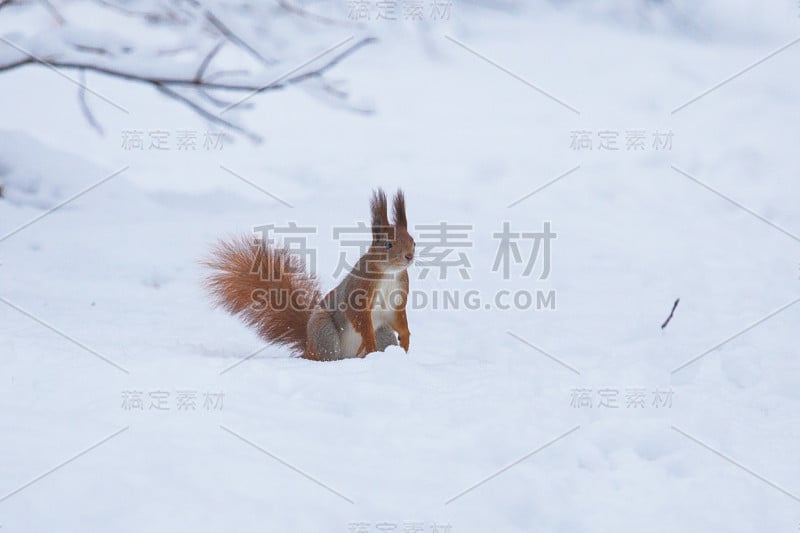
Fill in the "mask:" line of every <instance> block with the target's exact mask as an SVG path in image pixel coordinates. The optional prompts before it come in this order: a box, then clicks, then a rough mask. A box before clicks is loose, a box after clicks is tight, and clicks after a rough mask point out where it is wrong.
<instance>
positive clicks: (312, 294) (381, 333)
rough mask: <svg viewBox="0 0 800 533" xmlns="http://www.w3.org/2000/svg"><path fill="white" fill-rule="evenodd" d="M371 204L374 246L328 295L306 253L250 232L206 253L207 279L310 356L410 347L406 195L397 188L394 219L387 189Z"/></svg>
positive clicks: (225, 302)
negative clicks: (389, 210)
mask: <svg viewBox="0 0 800 533" xmlns="http://www.w3.org/2000/svg"><path fill="white" fill-rule="evenodd" d="M370 210H371V215H372V221H371V226H372V241H371V244H370V247H369V249H368V250H367V251H366V253H365V254H364V255H363V256H361V258H360V259H359V260H358V262H357V263H356V264H355V266H354V267H353V268H352V270H351V271H350V273H349V274H348V275H347V276H346V277H345V278H344V279H343V280H342V282H341V283H339V285H338V286H337V287H336V288H335V289H333V290H332V291H330V292H329V293H328V294H327V295H325V297H324V298H323V297H321V295H322V293H321V291H320V288H319V284H318V282H317V279H316V277H315V276H314V275H313V274H309V273H307V272H306V269H305V264H304V261H303V260H302V258H301V257H299V256H297V255H295V254H292V253H291V252H290V251H289V250H288V249H286V248H275V247H273V246H271V245H270V244H268V243H267V242H265V241H264V240H263V239H259V240H256V241H255V242H250V241H248V239H247V238H244V237H243V238H239V239H234V240H230V241H220V242H219V243H218V244H217V246H216V247H215V248H214V249H213V251H212V254H211V257H210V259H208V260H206V261H204V264H205V265H206V266H207V267H209V268H211V269H212V270H213V271H214V272H213V273H212V274H210V275H209V276H208V278H207V279H206V287H207V289H208V290H209V292H210V293H211V295H212V297H213V299H214V301H215V303H216V304H217V305H218V306H220V307H222V308H224V309H225V310H227V311H228V312H230V313H231V314H233V315H238V316H239V317H240V318H241V319H242V320H243V321H244V322H245V323H246V324H248V325H249V326H252V327H254V328H255V329H256V330H257V331H258V333H259V335H260V336H261V337H263V338H264V339H265V340H267V341H268V342H271V343H278V344H285V345H287V346H288V347H289V348H290V349H291V351H292V352H293V353H294V354H295V355H300V356H301V357H303V358H305V359H311V360H315V361H335V360H339V359H347V358H353V357H365V356H366V355H367V354H369V353H372V352H376V351H381V352H382V351H384V350H385V349H386V348H387V347H388V346H392V345H394V346H396V345H398V344H399V345H400V346H401V347H402V348H403V349H404V350H405V351H406V352H408V348H409V342H410V337H411V333H410V332H409V329H408V319H407V317H406V303H407V301H408V271H407V269H408V267H409V266H411V265H412V264H413V262H414V248H415V243H414V239H413V238H412V237H411V235H409V233H408V222H407V220H406V203H405V195H404V194H403V191H402V190H398V191H397V193H396V194H395V196H394V199H393V202H392V224H390V223H389V218H388V214H387V201H386V194H385V193H384V192H383V190H382V189H378V190H376V191H373V194H372V198H371V201H370ZM395 334H396V335H395Z"/></svg>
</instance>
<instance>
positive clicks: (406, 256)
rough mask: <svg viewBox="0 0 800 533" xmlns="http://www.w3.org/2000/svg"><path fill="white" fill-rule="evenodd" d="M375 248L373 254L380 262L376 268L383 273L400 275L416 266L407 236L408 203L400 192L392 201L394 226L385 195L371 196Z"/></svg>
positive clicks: (371, 251)
mask: <svg viewBox="0 0 800 533" xmlns="http://www.w3.org/2000/svg"><path fill="white" fill-rule="evenodd" d="M370 209H371V211H372V246H371V247H370V254H371V255H373V257H376V258H378V259H377V260H376V261H375V263H374V264H375V265H376V266H377V267H378V268H379V269H380V270H381V271H383V272H399V271H401V270H405V269H406V268H408V267H409V266H410V265H411V263H413V262H414V246H415V244H414V239H413V238H412V237H411V235H409V234H408V221H407V219H406V199H405V196H404V195H403V191H401V190H399V189H398V190H397V193H395V195H394V200H393V201H392V223H389V215H388V209H387V202H386V193H384V192H383V190H382V189H378V190H377V191H374V192H373V193H372V201H371V202H370Z"/></svg>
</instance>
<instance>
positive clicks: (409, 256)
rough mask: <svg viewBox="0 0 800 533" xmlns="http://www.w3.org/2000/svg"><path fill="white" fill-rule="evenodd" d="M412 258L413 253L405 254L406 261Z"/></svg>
mask: <svg viewBox="0 0 800 533" xmlns="http://www.w3.org/2000/svg"><path fill="white" fill-rule="evenodd" d="M412 259H414V254H406V260H407V261H411V260H412Z"/></svg>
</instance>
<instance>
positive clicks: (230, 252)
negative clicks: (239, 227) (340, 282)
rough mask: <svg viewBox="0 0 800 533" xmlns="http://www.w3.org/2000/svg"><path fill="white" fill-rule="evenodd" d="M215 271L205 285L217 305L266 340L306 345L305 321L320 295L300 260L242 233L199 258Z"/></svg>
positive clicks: (302, 348)
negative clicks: (208, 255)
mask: <svg viewBox="0 0 800 533" xmlns="http://www.w3.org/2000/svg"><path fill="white" fill-rule="evenodd" d="M203 263H204V264H205V265H206V266H207V267H209V268H211V269H213V270H214V272H213V273H212V274H211V275H209V277H208V278H207V279H206V287H207V288H208V290H209V291H210V292H211V294H212V296H213V297H214V299H215V301H216V303H217V305H219V306H221V307H223V308H224V309H226V310H227V311H229V312H230V313H231V314H234V315H238V316H239V317H240V318H241V319H242V320H243V321H244V322H245V323H246V324H248V325H249V326H252V327H254V328H256V330H257V331H258V333H259V335H261V337H263V338H264V339H265V340H267V341H269V342H274V343H280V344H287V345H289V346H290V347H291V349H292V350H293V351H294V352H295V353H298V354H302V353H303V352H304V351H305V348H306V324H308V320H309V318H310V317H311V312H312V310H313V309H314V307H315V306H316V305H317V303H318V302H319V299H320V290H319V285H318V283H317V279H316V278H315V277H314V276H313V275H311V274H309V273H307V272H306V270H305V263H304V261H303V260H302V258H300V257H298V256H297V255H294V254H292V253H291V252H290V251H289V250H286V249H284V248H272V247H270V246H269V245H268V244H266V243H264V242H263V241H260V240H248V238H246V237H241V238H238V239H233V240H229V241H220V242H219V243H217V245H216V247H215V248H214V249H213V251H212V253H211V257H210V258H209V259H208V260H206V261H204V262H203Z"/></svg>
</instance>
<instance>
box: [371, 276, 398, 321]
mask: <svg viewBox="0 0 800 533" xmlns="http://www.w3.org/2000/svg"><path fill="white" fill-rule="evenodd" d="M402 297H403V293H402V292H401V290H400V282H399V280H398V279H397V277H392V278H390V279H385V280H383V281H381V282H380V284H379V285H378V289H377V292H376V294H375V300H374V301H373V303H372V327H373V328H375V329H378V328H379V327H381V326H384V325H391V323H392V321H393V320H394V312H395V310H396V309H398V308H399V307H400V301H401V300H400V299H401V298H402Z"/></svg>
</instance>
